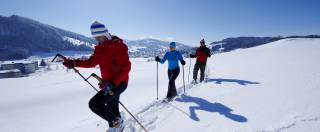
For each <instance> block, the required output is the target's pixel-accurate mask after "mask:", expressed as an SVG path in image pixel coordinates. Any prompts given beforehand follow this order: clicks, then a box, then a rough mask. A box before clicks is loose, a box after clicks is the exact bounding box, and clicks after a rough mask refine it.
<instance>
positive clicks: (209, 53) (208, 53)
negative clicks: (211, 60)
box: [206, 48, 211, 57]
mask: <svg viewBox="0 0 320 132" xmlns="http://www.w3.org/2000/svg"><path fill="white" fill-rule="evenodd" d="M206 54H207V55H208V57H211V52H210V49H209V48H207V53H206Z"/></svg>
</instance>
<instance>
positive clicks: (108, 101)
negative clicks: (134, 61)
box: [64, 22, 131, 132]
mask: <svg viewBox="0 0 320 132" xmlns="http://www.w3.org/2000/svg"><path fill="white" fill-rule="evenodd" d="M91 33H92V35H93V37H95V39H96V41H97V42H98V44H97V45H96V46H95V49H94V52H93V54H92V55H91V56H90V58H89V59H76V60H72V59H67V60H66V61H65V62H64V65H65V66H66V67H68V68H72V67H83V68H93V67H95V66H97V65H99V66H100V71H101V76H102V79H103V82H102V83H99V86H100V89H101V90H100V91H99V92H98V93H97V94H96V95H95V96H94V97H92V99H91V100H90V101H89V108H90V109H91V110H92V111H93V112H94V113H95V114H97V115H99V116H100V117H101V118H103V119H105V120H106V121H108V123H109V129H108V132H114V131H119V129H120V130H121V129H123V128H124V126H123V120H122V119H121V116H120V112H119V102H118V101H117V100H119V98H120V94H121V93H122V92H124V91H125V90H126V88H127V85H128V80H129V72H130V69H131V62H130V60H129V55H128V47H127V45H126V44H124V42H123V40H122V39H120V38H118V37H116V36H112V35H111V34H110V33H109V32H108V30H107V28H106V27H105V26H104V25H103V24H101V23H99V22H94V23H93V24H92V25H91ZM110 91H111V92H110ZM109 93H113V94H109Z"/></svg>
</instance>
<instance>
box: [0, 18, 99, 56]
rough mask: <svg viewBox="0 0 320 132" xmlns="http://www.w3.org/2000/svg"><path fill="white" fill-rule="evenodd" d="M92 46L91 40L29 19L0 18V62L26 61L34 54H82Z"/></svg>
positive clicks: (92, 41)
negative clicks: (23, 59)
mask: <svg viewBox="0 0 320 132" xmlns="http://www.w3.org/2000/svg"><path fill="white" fill-rule="evenodd" d="M94 43H95V41H94V40H93V39H92V38H88V37H85V36H83V35H80V34H76V33H73V32H70V31H66V30H63V29H60V28H57V27H53V26H50V25H47V24H43V23H40V22H38V21H35V20H32V19H29V18H25V17H21V16H17V15H12V16H10V17H4V16H0V60H4V59H20V58H26V57H28V56H30V55H31V54H34V53H36V52H53V51H65V50H74V51H86V50H91V49H92V47H93V46H94Z"/></svg>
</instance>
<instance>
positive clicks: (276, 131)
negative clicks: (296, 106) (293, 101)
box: [257, 116, 319, 132]
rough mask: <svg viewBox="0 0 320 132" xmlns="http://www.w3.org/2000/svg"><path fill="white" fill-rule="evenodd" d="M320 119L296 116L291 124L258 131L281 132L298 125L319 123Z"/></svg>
mask: <svg viewBox="0 0 320 132" xmlns="http://www.w3.org/2000/svg"><path fill="white" fill-rule="evenodd" d="M318 121H319V117H317V116H311V117H301V116H295V117H294V119H293V121H291V122H290V123H284V125H281V126H279V127H276V128H272V129H266V130H258V131H257V132H281V131H285V130H288V129H291V128H293V127H295V126H297V125H301V124H302V123H310V122H318Z"/></svg>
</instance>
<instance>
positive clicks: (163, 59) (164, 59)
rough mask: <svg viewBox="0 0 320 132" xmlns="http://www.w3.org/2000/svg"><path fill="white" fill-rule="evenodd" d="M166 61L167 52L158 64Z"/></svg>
mask: <svg viewBox="0 0 320 132" xmlns="http://www.w3.org/2000/svg"><path fill="white" fill-rule="evenodd" d="M167 59H168V52H167V53H166V54H165V55H164V56H163V58H162V59H161V60H160V63H161V64H163V63H165V62H166V60H167Z"/></svg>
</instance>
